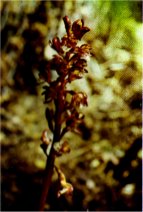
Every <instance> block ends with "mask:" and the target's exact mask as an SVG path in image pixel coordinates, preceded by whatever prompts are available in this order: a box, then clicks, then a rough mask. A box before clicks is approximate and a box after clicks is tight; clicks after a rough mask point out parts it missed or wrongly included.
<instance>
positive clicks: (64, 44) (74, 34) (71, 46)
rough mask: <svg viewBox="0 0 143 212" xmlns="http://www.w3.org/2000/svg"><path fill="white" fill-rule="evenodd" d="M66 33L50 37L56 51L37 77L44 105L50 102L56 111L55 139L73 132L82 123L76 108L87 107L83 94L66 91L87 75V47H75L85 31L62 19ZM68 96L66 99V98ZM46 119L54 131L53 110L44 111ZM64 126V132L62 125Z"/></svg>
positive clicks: (81, 25) (83, 45)
mask: <svg viewBox="0 0 143 212" xmlns="http://www.w3.org/2000/svg"><path fill="white" fill-rule="evenodd" d="M63 20H64V24H65V28H66V32H67V34H66V35H64V36H63V37H62V39H61V40H60V39H59V38H58V37H55V38H53V40H52V42H51V47H52V48H53V49H54V50H55V51H56V52H57V54H55V55H54V56H53V58H52V59H51V60H49V61H48V62H47V65H46V70H44V72H40V77H41V78H42V79H44V81H45V82H47V85H45V86H44V87H43V89H44V91H43V95H44V96H45V103H50V102H52V101H53V102H54V103H55V108H56V109H57V108H58V111H59V112H60V118H59V120H58V121H59V123H58V124H59V125H60V126H61V129H60V132H59V134H60V135H59V138H60V139H61V135H63V134H64V132H67V131H68V130H73V127H74V126H76V122H77V121H78V122H79V121H80V120H82V118H83V116H82V115H81V113H79V111H78V107H81V106H82V105H83V106H87V96H86V94H85V93H83V92H75V91H71V90H67V84H68V83H71V82H72V81H74V80H76V79H80V78H82V77H83V74H84V73H87V70H86V67H87V61H86V59H85V56H86V55H89V54H90V46H89V45H88V44H82V45H81V46H78V45H77V44H78V41H79V40H80V39H81V38H82V36H83V35H84V34H85V33H86V32H88V31H89V28H88V27H85V26H84V22H83V20H77V21H75V22H73V24H72V23H71V21H70V20H69V18H68V17H67V16H65V17H64V18H63ZM55 71H56V73H57V75H58V77H57V79H56V80H53V81H52V77H51V75H52V72H55ZM69 96H70V98H68V97H69ZM46 118H47V120H48V124H49V128H50V129H51V131H54V129H55V126H54V122H55V119H56V117H55V111H53V110H51V109H49V108H47V110H46ZM64 123H65V124H66V126H65V127H66V129H62V126H63V125H64Z"/></svg>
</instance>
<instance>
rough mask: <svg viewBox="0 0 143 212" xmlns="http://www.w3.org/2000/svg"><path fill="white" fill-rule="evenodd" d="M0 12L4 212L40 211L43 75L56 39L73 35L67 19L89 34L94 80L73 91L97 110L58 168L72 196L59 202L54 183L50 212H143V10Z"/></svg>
mask: <svg viewBox="0 0 143 212" xmlns="http://www.w3.org/2000/svg"><path fill="white" fill-rule="evenodd" d="M0 10H1V132H0V139H1V189H2V197H1V202H2V211H36V210H37V207H38V203H39V197H40V191H41V185H42V177H43V170H44V168H45V163H46V157H45V155H44V153H43V152H42V149H41V148H40V143H41V142H40V137H41V133H42V131H43V130H44V129H45V128H47V123H46V119H45V114H44V113H45V107H46V106H45V105H44V104H43V98H42V96H41V91H42V85H41V84H39V83H38V70H40V69H41V70H42V69H43V68H44V63H43V60H48V58H50V57H51V55H52V52H51V50H50V48H49V40H50V39H52V38H53V36H55V35H58V36H61V35H63V33H64V32H65V31H64V26H63V21H62V18H63V17H64V16H65V15H68V16H69V17H70V18H71V19H72V20H76V19H78V18H83V19H84V20H85V25H86V26H88V27H90V28H91V31H90V32H89V33H87V35H86V36H84V41H85V42H87V43H89V44H90V45H91V47H92V52H91V59H90V61H89V62H88V63H89V64H88V70H89V73H88V74H87V76H86V78H85V79H84V80H80V81H78V82H77V83H75V84H73V85H72V86H73V87H74V88H75V89H77V90H84V91H85V92H86V93H87V95H88V99H89V106H88V107H87V108H85V109H84V113H85V119H84V123H83V124H81V125H80V129H81V136H78V135H74V134H72V133H69V134H67V135H66V139H68V141H69V143H70V145H71V152H70V153H69V154H67V155H64V156H62V157H61V158H58V160H57V164H58V165H59V166H60V167H61V169H62V170H63V172H64V173H65V175H66V177H67V180H68V181H69V182H71V183H72V185H73V186H74V192H73V196H70V197H69V196H62V197H61V198H59V199H58V198H57V197H56V192H57V176H56V174H54V176H53V184H52V186H51V189H50V194H49V197H48V200H47V205H46V209H47V210H53V211H60V210H61V211H70V210H72V211H81V210H86V211H87V210H88V211H91V210H92V211H141V204H142V150H141V148H142V138H141V133H142V132H141V131H142V111H141V108H142V86H141V81H142V64H141V60H142V59H141V58H142V55H141V52H142V40H141V39H142V33H143V25H142V23H141V1H122V2H120V1H82V0H81V1H72V0H71V1H32V0H30V1H1V2H0Z"/></svg>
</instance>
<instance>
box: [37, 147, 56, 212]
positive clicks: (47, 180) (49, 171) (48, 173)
mask: <svg viewBox="0 0 143 212" xmlns="http://www.w3.org/2000/svg"><path fill="white" fill-rule="evenodd" d="M54 162H55V153H54V150H53V148H52V149H51V152H50V155H49V156H48V158H47V162H46V168H45V176H44V181H43V188H42V194H41V200H40V206H39V211H44V207H45V203H46V199H47V195H48V192H49V188H50V184H51V180H52V175H53V169H54Z"/></svg>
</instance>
